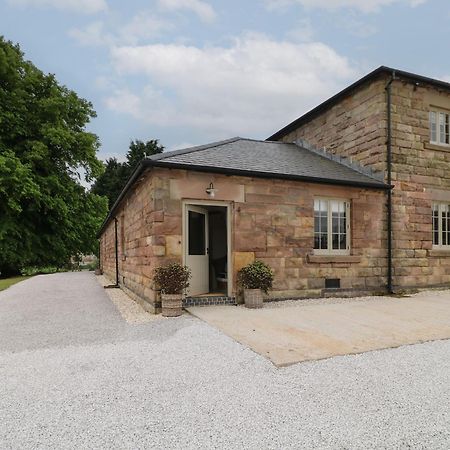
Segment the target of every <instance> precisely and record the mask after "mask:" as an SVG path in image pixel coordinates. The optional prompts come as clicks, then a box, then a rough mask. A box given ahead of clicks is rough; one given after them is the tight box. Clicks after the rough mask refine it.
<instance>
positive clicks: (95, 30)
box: [68, 21, 115, 47]
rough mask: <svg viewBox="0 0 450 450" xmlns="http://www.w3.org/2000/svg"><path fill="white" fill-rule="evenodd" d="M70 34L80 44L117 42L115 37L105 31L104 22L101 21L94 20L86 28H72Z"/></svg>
mask: <svg viewBox="0 0 450 450" xmlns="http://www.w3.org/2000/svg"><path fill="white" fill-rule="evenodd" d="M68 34H69V36H70V37H72V38H74V39H75V40H76V41H77V42H78V43H79V44H81V45H85V46H87V47H95V46H101V45H113V44H114V42H115V37H114V36H113V35H112V34H111V33H108V32H107V31H105V28H104V24H103V22H101V21H96V22H92V23H90V24H88V25H86V27H84V28H72V29H70V30H69V31H68Z"/></svg>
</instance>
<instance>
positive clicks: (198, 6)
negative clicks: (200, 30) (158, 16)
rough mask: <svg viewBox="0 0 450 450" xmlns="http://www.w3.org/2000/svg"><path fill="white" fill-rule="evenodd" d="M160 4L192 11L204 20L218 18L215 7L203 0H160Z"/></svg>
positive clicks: (165, 7)
mask: <svg viewBox="0 0 450 450" xmlns="http://www.w3.org/2000/svg"><path fill="white" fill-rule="evenodd" d="M159 5H160V6H161V7H162V8H164V9H168V10H171V11H177V10H183V9H184V10H188V11H192V12H193V13H195V14H197V16H198V17H200V19H201V20H203V21H204V22H212V21H213V20H214V19H215V18H216V13H215V11H214V9H213V7H212V6H211V5H210V4H208V3H207V2H205V1H202V0H159Z"/></svg>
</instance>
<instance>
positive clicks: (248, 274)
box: [238, 261, 273, 294]
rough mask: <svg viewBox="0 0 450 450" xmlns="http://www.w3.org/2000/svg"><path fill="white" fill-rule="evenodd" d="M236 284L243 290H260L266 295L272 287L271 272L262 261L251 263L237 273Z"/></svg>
mask: <svg viewBox="0 0 450 450" xmlns="http://www.w3.org/2000/svg"><path fill="white" fill-rule="evenodd" d="M238 282H239V284H240V285H241V286H242V287H243V288H244V289H261V290H262V291H264V292H265V293H266V294H267V291H268V290H269V289H270V288H271V287H272V283H273V271H272V269H271V268H270V267H269V266H268V265H267V264H265V263H263V262H262V261H253V262H252V263H251V264H248V265H247V266H245V267H243V268H242V269H241V270H240V271H239V273H238Z"/></svg>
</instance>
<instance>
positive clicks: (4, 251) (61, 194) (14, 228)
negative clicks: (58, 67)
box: [0, 36, 107, 276]
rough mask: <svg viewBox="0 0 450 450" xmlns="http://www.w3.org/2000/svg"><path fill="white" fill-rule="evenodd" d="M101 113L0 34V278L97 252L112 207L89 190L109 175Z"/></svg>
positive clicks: (61, 263)
mask: <svg viewBox="0 0 450 450" xmlns="http://www.w3.org/2000/svg"><path fill="white" fill-rule="evenodd" d="M92 117H95V111H94V110H93V108H92V105H91V103H89V102H88V101H86V100H84V99H81V98H79V97H78V96H77V94H76V93H75V92H73V91H71V90H69V89H68V88H66V87H65V86H61V85H60V84H58V82H57V81H56V79H55V77H54V76H53V75H51V74H44V73H43V72H42V71H40V70H39V69H38V68H37V67H36V66H34V65H33V64H32V63H31V62H29V61H26V60H25V59H24V55H23V53H22V52H21V50H20V48H19V46H18V45H14V44H12V43H11V42H10V41H6V40H5V39H4V38H3V37H1V36H0V276H6V275H10V274H13V273H17V272H18V271H19V270H20V269H21V268H22V267H24V266H27V265H44V264H52V265H57V266H61V265H63V264H65V263H67V262H68V261H69V259H70V257H72V256H75V255H77V254H80V253H90V252H92V251H94V249H95V247H96V238H95V233H96V231H97V230H98V228H99V226H100V224H101V222H102V220H103V218H104V216H105V214H106V209H107V204H106V203H107V202H106V199H104V198H102V197H100V196H98V195H95V194H93V193H90V192H87V191H86V190H85V188H84V187H83V186H82V185H81V184H80V179H79V178H80V176H79V173H80V170H82V171H83V172H84V173H85V175H84V178H85V180H86V181H87V182H92V181H94V180H95V179H96V177H98V176H99V175H100V174H101V173H102V171H103V165H102V163H101V161H99V160H98V159H97V156H96V152H97V150H98V146H99V143H98V138H97V136H95V135H94V134H92V133H88V132H86V130H85V126H86V124H87V123H88V122H89V121H90V119H91V118H92Z"/></svg>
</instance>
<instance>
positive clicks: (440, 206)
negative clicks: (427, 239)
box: [431, 202, 450, 251]
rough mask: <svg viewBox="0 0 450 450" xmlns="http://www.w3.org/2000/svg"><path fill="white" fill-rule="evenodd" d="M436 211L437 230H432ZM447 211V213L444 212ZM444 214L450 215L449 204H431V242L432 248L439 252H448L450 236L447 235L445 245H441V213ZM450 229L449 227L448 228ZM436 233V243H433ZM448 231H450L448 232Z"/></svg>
mask: <svg viewBox="0 0 450 450" xmlns="http://www.w3.org/2000/svg"><path fill="white" fill-rule="evenodd" d="M436 210H437V211H438V229H437V230H436V229H435V228H434V211H436ZM445 210H447V211H445ZM444 212H446V213H447V214H450V202H433V205H432V210H431V232H432V235H431V242H432V243H433V248H435V249H440V250H449V251H450V234H447V243H446V244H443V241H444V239H443V234H444V231H443V226H442V213H444ZM449 228H450V227H449ZM436 231H437V232H438V243H437V244H435V243H434V233H435V232H436ZM448 231H450V229H449V230H448Z"/></svg>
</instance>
